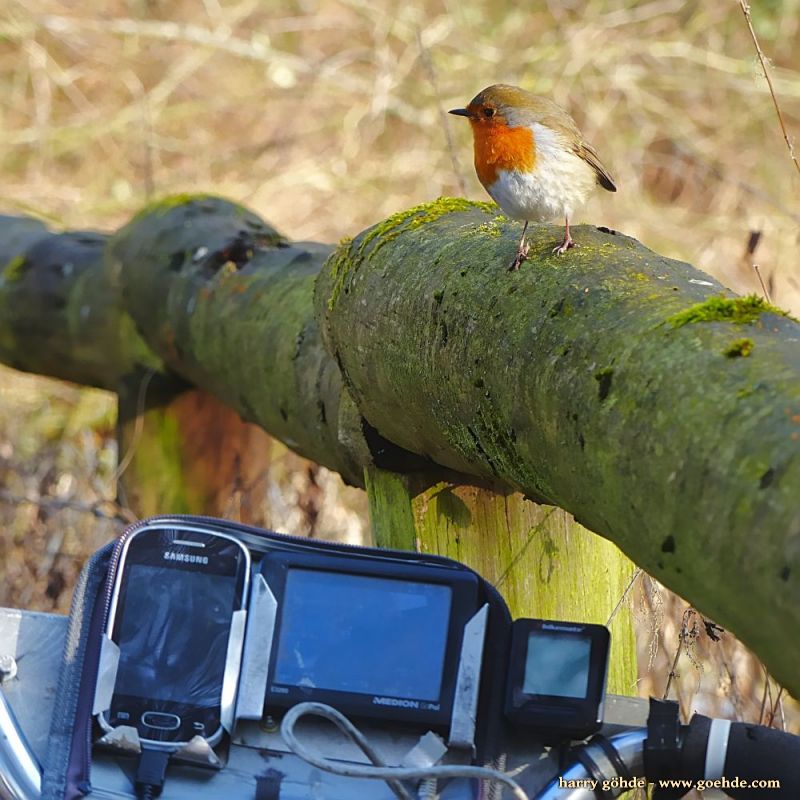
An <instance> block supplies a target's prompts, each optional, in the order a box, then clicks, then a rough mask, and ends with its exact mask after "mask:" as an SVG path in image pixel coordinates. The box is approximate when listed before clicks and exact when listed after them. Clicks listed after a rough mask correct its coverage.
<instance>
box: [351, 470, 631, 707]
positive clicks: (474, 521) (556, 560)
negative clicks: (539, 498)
mask: <svg viewBox="0 0 800 800" xmlns="http://www.w3.org/2000/svg"><path fill="white" fill-rule="evenodd" d="M366 483H367V492H368V494H369V502H370V509H369V510H370V519H371V522H372V528H373V534H374V536H375V541H376V544H378V545H380V546H382V547H395V548H400V549H404V550H418V551H420V552H425V553H438V554H440V555H444V556H449V557H450V558H455V559H457V560H459V561H462V562H464V563H466V564H468V565H469V566H471V567H472V568H473V569H475V570H477V571H478V572H479V573H480V574H481V575H483V576H484V577H485V578H487V579H488V580H490V581H491V582H492V583H493V584H494V585H495V586H496V587H497V589H498V590H499V591H500V592H501V593H502V595H503V596H504V597H505V599H506V602H507V603H508V604H509V607H510V608H511V613H512V615H513V616H514V617H542V618H545V619H563V620H568V621H576V622H595V623H600V624H603V625H605V624H606V623H607V622H608V621H609V619H611V624H610V628H611V636H612V638H611V663H610V666H609V691H612V692H615V693H617V694H627V695H631V694H635V693H636V679H637V664H636V642H635V639H634V630H633V620H632V616H631V613H630V609H629V608H628V606H627V605H626V604H625V603H624V602H621V601H622V600H623V598H624V597H625V596H626V593H627V591H628V589H629V588H630V585H631V580H632V577H633V574H634V571H635V565H634V564H633V563H632V562H631V561H630V560H629V559H628V558H626V557H625V555H624V554H623V553H621V552H620V551H619V549H618V548H617V547H616V546H615V545H614V544H612V543H611V542H609V541H606V540H605V539H602V538H601V537H599V536H596V535H595V534H593V533H591V532H590V531H587V530H586V529H585V528H583V527H582V526H581V525H579V524H578V523H577V522H575V520H574V519H573V518H572V517H571V516H570V515H569V514H567V513H566V512H565V511H563V510H561V509H560V508H556V507H555V506H544V505H537V504H536V503H533V502H532V501H530V500H526V499H525V498H524V497H523V496H522V495H521V494H519V493H509V492H500V491H497V490H492V489H490V488H483V487H478V486H468V485H459V484H454V483H450V482H448V481H442V480H437V481H435V482H434V483H432V484H430V485H427V486H426V485H425V484H426V481H425V478H424V476H421V475H416V476H413V477H407V476H403V475H398V474H396V473H392V472H387V471H385V470H381V469H378V468H375V467H372V468H369V469H368V470H367V473H366ZM612 615H613V618H612Z"/></svg>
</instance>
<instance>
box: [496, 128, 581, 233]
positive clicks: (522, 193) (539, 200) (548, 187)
mask: <svg viewBox="0 0 800 800" xmlns="http://www.w3.org/2000/svg"><path fill="white" fill-rule="evenodd" d="M531 128H532V130H533V137H534V142H535V144H536V164H535V167H534V171H533V172H519V171H517V170H507V169H502V170H498V172H497V180H496V181H495V182H494V183H493V184H492V185H491V186H488V187H486V189H487V191H488V192H489V194H490V195H491V196H492V199H493V200H494V201H495V202H496V203H497V204H498V205H499V206H500V207H501V208H503V209H504V210H505V211H506V213H507V214H508V216H510V217H511V218H513V219H524V220H530V221H531V222H544V221H546V220H550V219H553V218H554V217H565V216H569V217H571V216H572V212H573V211H574V210H575V209H576V208H577V207H578V206H581V205H583V203H584V202H586V198H587V197H588V195H589V192H590V191H591V190H592V188H593V187H594V185H595V184H596V175H595V173H594V170H593V169H592V168H591V167H590V166H589V165H588V164H587V163H586V162H585V161H584V160H583V159H582V158H580V157H579V156H578V155H576V154H575V153H573V152H572V151H571V150H570V149H569V148H568V147H566V146H565V145H564V144H561V143H560V142H559V141H558V139H557V137H558V134H557V133H556V132H555V131H552V130H550V129H549V128H546V127H544V126H543V125H540V124H539V123H538V122H537V123H534V124H533V125H532V126H531Z"/></svg>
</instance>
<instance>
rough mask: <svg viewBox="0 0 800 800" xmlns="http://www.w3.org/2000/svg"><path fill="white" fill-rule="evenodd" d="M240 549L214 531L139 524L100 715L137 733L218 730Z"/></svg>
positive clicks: (242, 573) (244, 558)
mask: <svg viewBox="0 0 800 800" xmlns="http://www.w3.org/2000/svg"><path fill="white" fill-rule="evenodd" d="M248 572H249V558H248V555H247V551H246V550H245V548H244V547H242V546H241V545H240V544H239V543H238V542H236V541H234V540H232V539H229V538H228V537H225V536H221V535H213V534H210V533H202V532H198V531H187V530H182V529H175V528H168V529H145V530H143V531H141V532H139V533H137V534H135V535H134V536H133V537H132V538H131V541H130V543H129V545H128V547H127V551H126V553H125V555H124V561H123V563H122V567H121V570H120V577H119V588H118V594H117V605H116V609H115V612H114V620H113V631H112V633H111V638H112V639H113V640H114V642H115V643H116V644H117V646H118V647H119V662H118V665H117V675H116V681H115V684H114V693H113V697H112V699H111V705H110V708H109V710H108V715H107V718H105V717H104V721H105V724H108V725H110V726H111V727H116V726H119V725H133V726H136V728H137V729H138V731H139V736H140V737H142V738H143V739H146V740H150V741H158V742H187V741H189V740H190V739H191V738H192V737H193V736H195V735H200V736H203V737H205V738H207V739H209V740H211V739H213V738H214V737H217V736H219V735H221V733H222V728H221V724H222V723H221V720H222V708H221V703H222V692H223V683H224V679H225V667H226V664H227V658H228V643H229V640H230V632H231V621H232V618H233V613H234V612H235V611H236V610H238V609H240V608H242V607H243V598H244V592H245V587H246V583H247V575H248Z"/></svg>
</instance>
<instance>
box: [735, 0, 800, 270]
mask: <svg viewBox="0 0 800 800" xmlns="http://www.w3.org/2000/svg"><path fill="white" fill-rule="evenodd" d="M739 5H740V6H741V7H742V13H743V14H744V19H745V22H747V27H748V29H749V30H750V37H751V38H752V40H753V44H754V45H755V48H756V52H757V53H758V60H759V61H760V62H761V69H763V70H764V78H765V79H766V81H767V86H768V87H769V93H770V94H771V95H772V103H773V105H774V106H775V113H776V114H777V115H778V122H780V124H781V131H782V132H783V139H784V141H785V142H786V146H787V147H788V148H789V156H790V157H791V159H792V161H793V162H794V166H795V169H796V170H797V172H798V174H800V162H798V160H797V156H796V155H795V154H794V146H793V145H792V140H791V139H790V138H789V133H788V131H787V130H786V123H785V122H784V119H783V113H782V112H781V107H780V105H779V104H778V98H777V96H776V95H775V89H774V87H773V85H772V78H771V77H770V74H769V66H768V65H767V57H766V56H765V55H764V51H763V50H762V49H761V45H760V44H759V43H758V37H757V36H756V32H755V29H754V28H753V20H752V19H751V17H750V6H749V4H748V3H746V2H745V0H739ZM759 277H760V276H759Z"/></svg>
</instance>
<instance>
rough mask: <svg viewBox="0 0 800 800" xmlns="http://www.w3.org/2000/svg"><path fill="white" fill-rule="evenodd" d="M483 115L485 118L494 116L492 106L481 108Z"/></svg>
mask: <svg viewBox="0 0 800 800" xmlns="http://www.w3.org/2000/svg"><path fill="white" fill-rule="evenodd" d="M483 116H484V117H486V118H487V119H491V117H493V116H494V109H493V108H484V109H483Z"/></svg>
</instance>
